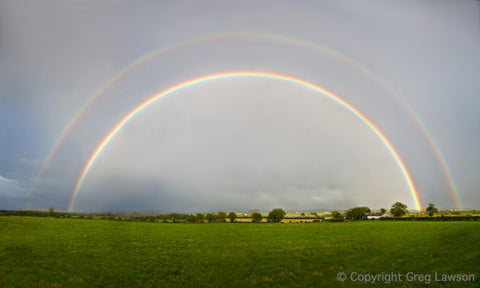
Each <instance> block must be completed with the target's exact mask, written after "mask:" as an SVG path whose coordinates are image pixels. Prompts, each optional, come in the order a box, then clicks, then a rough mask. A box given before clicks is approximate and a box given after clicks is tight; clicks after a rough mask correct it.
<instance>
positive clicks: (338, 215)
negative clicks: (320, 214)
mask: <svg viewBox="0 0 480 288" xmlns="http://www.w3.org/2000/svg"><path fill="white" fill-rule="evenodd" d="M332 220H333V221H343V220H345V218H344V217H343V215H342V213H340V212H338V211H332Z"/></svg>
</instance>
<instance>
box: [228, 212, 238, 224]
mask: <svg viewBox="0 0 480 288" xmlns="http://www.w3.org/2000/svg"><path fill="white" fill-rule="evenodd" d="M228 218H229V219H230V223H233V222H235V219H236V218H237V214H236V213H235V212H230V213H228Z"/></svg>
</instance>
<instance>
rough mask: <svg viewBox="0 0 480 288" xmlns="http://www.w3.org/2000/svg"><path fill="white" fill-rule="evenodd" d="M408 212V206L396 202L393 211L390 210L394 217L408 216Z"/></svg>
mask: <svg viewBox="0 0 480 288" xmlns="http://www.w3.org/2000/svg"><path fill="white" fill-rule="evenodd" d="M407 212H408V210H407V205H405V204H403V203H401V202H396V203H395V204H393V205H392V209H390V213H392V215H393V216H395V217H400V216H403V215H406V214H407Z"/></svg>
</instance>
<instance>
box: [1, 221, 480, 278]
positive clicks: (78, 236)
mask: <svg viewBox="0 0 480 288" xmlns="http://www.w3.org/2000/svg"><path fill="white" fill-rule="evenodd" d="M479 263H480V223H478V222H383V221H366V222H350V223H308V224H273V223H261V224H251V223H250V224H243V223H213V224H171V223H138V222H120V221H102V220H82V219H55V218H39V217H13V216H12V217H0V287H135V286H142V287H252V286H255V287H272V286H273V287H313V286H315V287H366V286H370V285H365V284H364V283H358V282H352V281H351V280H348V279H347V280H346V281H345V282H339V281H338V280H337V279H336V276H337V273H339V272H342V271H343V272H345V273H347V275H349V274H350V273H351V272H357V273H363V274H379V273H391V272H393V273H402V274H406V273H407V272H414V273H418V274H428V273H430V274H433V273H434V272H438V273H448V274H452V273H461V274H475V279H476V281H475V282H435V281H433V280H434V279H432V282H431V283H430V284H423V283H422V282H418V281H417V282H408V281H406V279H403V281H402V282H392V283H390V284H389V286H390V287H422V286H425V287H480V281H479V278H480V273H479V272H480V265H479ZM432 277H433V276H432ZM373 286H376V287H383V286H385V284H384V283H377V284H374V285H373Z"/></svg>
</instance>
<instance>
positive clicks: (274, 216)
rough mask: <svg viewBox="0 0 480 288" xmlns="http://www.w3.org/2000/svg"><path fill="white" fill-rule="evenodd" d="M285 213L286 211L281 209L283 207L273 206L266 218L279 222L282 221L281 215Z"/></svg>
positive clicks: (283, 215)
mask: <svg viewBox="0 0 480 288" xmlns="http://www.w3.org/2000/svg"><path fill="white" fill-rule="evenodd" d="M285 214H286V213H285V211H283V209H281V208H275V209H273V210H272V211H270V212H269V213H268V216H267V218H268V220H270V222H280V221H282V219H283V217H285Z"/></svg>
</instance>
